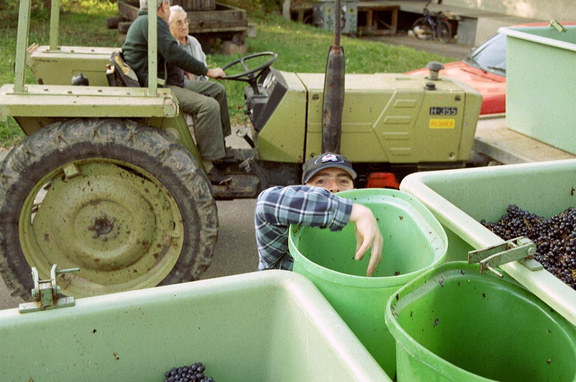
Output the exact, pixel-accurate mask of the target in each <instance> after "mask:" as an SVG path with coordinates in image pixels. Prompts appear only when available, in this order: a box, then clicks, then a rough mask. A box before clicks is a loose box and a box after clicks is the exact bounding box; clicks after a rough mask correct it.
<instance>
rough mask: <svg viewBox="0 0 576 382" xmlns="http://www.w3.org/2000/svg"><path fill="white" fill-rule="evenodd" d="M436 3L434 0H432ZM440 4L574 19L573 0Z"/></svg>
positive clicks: (447, 0) (461, 0) (480, 0)
mask: <svg viewBox="0 0 576 382" xmlns="http://www.w3.org/2000/svg"><path fill="white" fill-rule="evenodd" d="M433 2H434V3H436V2H437V1H436V0H433ZM442 5H452V6H458V7H466V8H475V9H481V10H485V11H489V12H496V13H503V14H506V15H510V16H518V17H526V18H534V19H541V20H548V19H557V20H560V21H562V20H563V21H568V20H570V21H574V20H576V1H574V0H443V1H442Z"/></svg>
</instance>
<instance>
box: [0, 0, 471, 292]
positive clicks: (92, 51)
mask: <svg viewBox="0 0 576 382" xmlns="http://www.w3.org/2000/svg"><path fill="white" fill-rule="evenodd" d="M30 3H31V0H21V3H20V13H19V27H18V28H19V29H18V40H17V52H16V65H15V79H14V84H7V85H3V86H2V88H0V115H4V116H11V117H13V118H14V119H15V120H16V121H17V123H18V124H19V125H20V126H21V128H22V130H23V131H24V132H25V133H26V135H27V137H26V138H25V139H23V140H22V142H21V143H20V144H19V145H18V146H17V147H14V148H13V149H12V150H11V151H10V152H9V154H8V155H7V157H6V158H5V160H4V161H3V162H2V164H1V168H0V272H1V273H2V276H3V278H4V281H5V283H6V284H7V286H8V287H9V288H10V289H11V290H12V295H20V296H23V297H25V298H27V297H28V296H29V293H30V290H31V289H32V288H33V287H34V286H33V280H32V277H30V267H35V268H36V269H37V271H38V274H39V277H40V278H41V279H46V278H50V272H51V268H52V266H53V265H54V264H57V265H58V267H59V268H60V269H64V268H80V271H79V272H75V273H62V274H59V275H58V284H59V285H60V287H61V290H62V293H63V294H65V295H73V296H76V297H82V296H91V295H98V294H105V293H113V292H118V291H124V290H132V289H139V288H146V287H153V286H156V285H162V284H172V283H179V282H185V281H192V280H196V279H198V278H199V277H200V275H201V274H202V272H203V271H205V270H206V269H207V268H208V267H209V265H210V262H211V257H212V255H213V252H214V246H215V243H216V240H217V237H218V214H217V206H216V202H215V199H218V198H226V199H231V198H240V197H247V198H253V197H256V196H257V195H258V193H259V192H260V191H261V190H262V189H264V188H266V187H268V186H271V185H287V184H295V183H299V182H300V176H301V165H302V163H303V162H304V161H305V160H306V159H307V158H310V157H312V156H314V155H317V154H319V153H321V152H322V151H323V150H326V147H325V145H324V142H325V141H331V140H332V141H334V138H335V139H336V141H338V146H339V147H336V149H337V150H339V151H341V152H342V153H343V154H344V155H346V156H347V157H348V158H350V159H351V160H352V161H353V162H354V164H355V167H356V168H357V169H358V172H359V175H360V182H361V184H362V182H364V184H366V182H367V180H368V179H369V177H370V175H371V174H373V173H377V172H383V171H392V172H396V174H398V176H402V174H403V173H408V172H413V171H417V170H419V169H427V168H454V167H461V166H464V165H466V162H468V161H469V160H470V157H471V150H472V143H473V140H474V132H475V129H476V122H477V119H478V115H479V111H480V104H481V96H480V95H479V93H477V92H476V91H475V90H473V89H472V88H470V87H468V86H465V85H464V84H461V83H455V82H453V81H450V80H447V79H445V78H435V77H434V73H432V77H431V78H428V79H424V78H421V77H416V76H407V75H401V74H371V75H348V76H346V84H345V90H344V89H343V88H341V89H340V94H341V95H342V96H343V95H344V94H345V100H343V99H341V101H343V105H340V109H339V114H338V113H335V114H334V116H335V117H334V116H333V119H335V120H337V121H338V122H339V121H340V120H341V124H340V123H338V125H339V127H338V129H336V130H335V129H334V128H331V127H328V128H327V127H325V126H323V115H326V114H327V113H326V110H323V109H325V108H326V106H325V105H323V100H324V99H325V98H326V97H324V94H325V92H324V86H325V84H324V81H325V79H328V76H327V75H326V76H325V75H324V74H322V73H319V74H312V73H288V72H282V71H279V70H276V69H274V68H272V66H271V65H272V63H273V62H274V60H275V58H276V55H275V54H274V53H268V52H265V53H258V54H255V55H251V56H247V57H244V58H243V59H241V60H237V61H236V62H233V63H231V65H233V66H236V65H238V64H241V65H242V66H243V68H244V69H243V70H244V72H243V73H239V74H237V75H232V76H230V77H228V79H233V80H240V81H246V82H247V83H248V85H247V86H246V92H245V95H246V112H247V114H248V115H249V117H250V119H251V121H252V126H251V131H250V132H249V134H247V136H246V141H247V142H248V143H249V145H247V146H248V147H249V148H243V149H236V150H233V152H232V153H230V155H228V156H227V157H226V158H225V161H224V165H225V166H226V170H225V171H226V172H227V173H228V174H231V176H232V177H233V180H232V182H231V183H229V184H228V185H224V186H212V185H211V184H210V182H209V181H208V179H207V177H206V175H205V172H204V168H203V166H202V161H201V160H200V156H199V152H198V150H197V147H196V145H195V142H194V136H193V134H192V133H191V129H190V127H189V126H188V123H187V118H186V116H184V115H182V114H181V113H180V112H179V107H178V101H177V99H176V98H175V97H174V96H173V95H172V93H171V92H170V90H169V89H166V88H162V87H160V86H159V85H158V81H157V78H156V77H157V72H156V70H155V68H156V61H155V60H156V52H157V46H156V38H155V37H154V36H156V28H155V26H156V23H155V20H156V11H155V9H156V7H155V6H154V5H155V3H156V1H150V12H149V17H150V26H151V28H150V30H149V34H150V38H149V41H150V46H149V51H150V55H149V64H150V65H149V68H150V77H149V86H148V87H147V88H137V87H136V88H135V87H124V86H111V85H110V84H113V85H114V83H113V82H111V81H109V79H110V78H111V75H113V72H114V70H116V71H117V70H118V67H115V66H114V65H112V62H111V61H110V57H111V55H112V53H113V52H114V51H117V50H119V48H118V49H111V48H97V47H94V48H92V47H63V46H59V45H58V27H59V25H58V24H59V8H60V4H59V1H58V0H53V1H52V17H51V33H50V45H49V46H32V47H29V46H28V44H29V42H28V30H29V24H30ZM262 57H264V58H265V62H264V64H262V65H259V66H257V67H256V68H255V69H249V66H248V62H249V61H251V60H252V59H254V58H258V59H261V58H262ZM254 62H257V61H254ZM259 63H260V62H258V64H259ZM231 65H227V66H226V68H227V67H229V66H231ZM26 66H28V68H29V69H30V70H31V71H32V73H33V74H34V76H35V77H36V78H37V79H38V83H37V84H26V83H25V71H26V70H27V69H26ZM238 66H240V65H238ZM120 69H121V68H120ZM72 78H74V79H75V80H76V79H78V78H81V79H87V80H88V84H81V85H71V83H72ZM342 86H343V85H341V87H342ZM336 98H338V97H336ZM328 107H329V105H328ZM328 114H329V113H328ZM324 119H325V118H324ZM327 137H328V138H329V139H326V138H327ZM255 255H256V254H255Z"/></svg>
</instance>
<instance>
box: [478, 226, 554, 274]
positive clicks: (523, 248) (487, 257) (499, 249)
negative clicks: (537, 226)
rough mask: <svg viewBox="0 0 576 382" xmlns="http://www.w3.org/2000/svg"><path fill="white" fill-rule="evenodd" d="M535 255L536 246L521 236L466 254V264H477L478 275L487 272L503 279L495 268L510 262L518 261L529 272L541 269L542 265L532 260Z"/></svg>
mask: <svg viewBox="0 0 576 382" xmlns="http://www.w3.org/2000/svg"><path fill="white" fill-rule="evenodd" d="M535 253H536V244H534V243H533V242H532V241H531V240H530V239H527V238H525V237H523V236H521V237H517V238H515V239H511V240H507V241H505V242H504V243H502V244H499V245H495V246H493V247H488V248H483V249H478V250H476V251H470V252H468V264H474V263H479V264H480V273H484V271H486V270H489V271H491V272H494V273H495V274H497V275H498V276H499V277H504V276H503V275H502V274H501V273H500V272H498V271H496V269H495V268H497V267H499V266H500V265H502V264H506V263H509V262H511V261H520V262H521V263H522V264H523V265H524V266H525V267H526V268H528V269H530V270H531V271H537V270H540V269H543V267H542V264H540V263H539V262H537V261H536V260H534V259H533V258H532V256H534V254H535Z"/></svg>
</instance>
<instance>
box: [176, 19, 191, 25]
mask: <svg viewBox="0 0 576 382" xmlns="http://www.w3.org/2000/svg"><path fill="white" fill-rule="evenodd" d="M188 24H190V20H188V19H184V20H178V21H175V22H174V25H176V26H177V27H181V26H184V25H188Z"/></svg>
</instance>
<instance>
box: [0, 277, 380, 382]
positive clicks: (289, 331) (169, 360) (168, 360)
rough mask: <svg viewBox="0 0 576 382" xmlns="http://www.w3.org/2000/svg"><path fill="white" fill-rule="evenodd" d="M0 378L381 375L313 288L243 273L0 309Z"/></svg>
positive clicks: (297, 381)
mask: <svg viewBox="0 0 576 382" xmlns="http://www.w3.org/2000/svg"><path fill="white" fill-rule="evenodd" d="M0 338H1V339H2V346H0V359H1V360H2V361H1V362H0V376H1V378H0V379H1V380H2V381H34V382H42V381H98V382H102V381H106V382H110V381H163V380H164V372H165V371H167V370H170V369H171V368H172V367H179V366H184V365H191V364H192V363H194V362H203V363H204V364H205V365H206V372H205V374H206V375H207V376H211V377H213V378H214V379H215V380H216V381H239V382H242V381H249V382H257V381H262V382H270V381H293V382H302V381H367V382H372V381H387V380H390V379H389V378H388V377H387V376H386V374H385V373H384V371H383V370H382V368H381V367H380V366H379V365H378V364H377V363H376V361H375V360H374V359H373V357H372V356H371V355H370V354H369V353H368V352H367V351H366V349H365V348H364V346H362V344H361V343H360V342H359V341H358V339H357V338H356V336H354V334H353V333H352V332H351V331H350V329H349V328H348V327H347V326H346V324H345V323H344V322H343V321H342V319H341V318H340V317H339V316H338V315H337V314H336V312H335V311H334V309H333V308H332V307H331V306H330V304H329V303H328V302H327V301H326V299H325V298H324V297H322V295H321V294H320V292H319V291H318V289H317V288H316V287H314V285H313V284H312V283H311V282H310V281H309V280H306V279H305V278H304V277H302V276H301V275H298V274H295V273H293V272H288V271H266V272H253V273H246V274H242V275H236V276H228V277H220V278H215V279H209V280H201V281H195V282H191V283H183V284H176V285H169V286H163V287H157V288H150V289H144V290H138V291H132V292H123V293H117V294H110V295H104V296H97V297H88V298H81V299H78V300H77V301H76V305H75V306H73V307H69V308H60V309H55V310H47V311H41V312H33V313H19V311H18V309H6V310H2V311H0Z"/></svg>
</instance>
